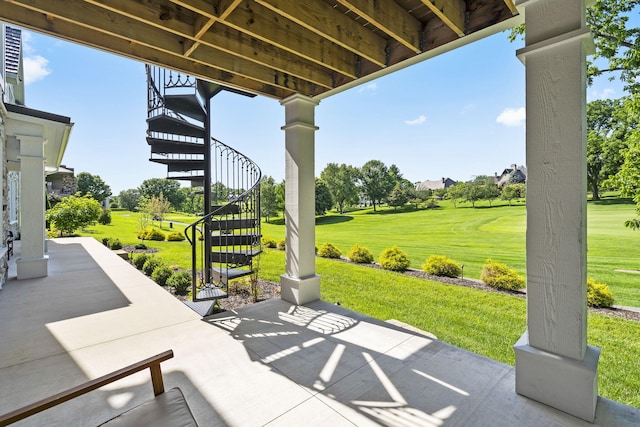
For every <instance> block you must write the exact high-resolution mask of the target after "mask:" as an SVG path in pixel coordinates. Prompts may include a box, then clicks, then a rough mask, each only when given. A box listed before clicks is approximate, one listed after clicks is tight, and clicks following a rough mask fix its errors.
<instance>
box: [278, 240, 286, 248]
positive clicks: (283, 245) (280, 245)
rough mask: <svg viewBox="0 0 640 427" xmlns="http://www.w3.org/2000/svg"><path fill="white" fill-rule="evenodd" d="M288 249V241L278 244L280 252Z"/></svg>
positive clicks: (281, 241)
mask: <svg viewBox="0 0 640 427" xmlns="http://www.w3.org/2000/svg"><path fill="white" fill-rule="evenodd" d="M286 248H287V241H286V240H285V239H282V240H280V241H279V242H278V250H281V251H284V250H285V249H286Z"/></svg>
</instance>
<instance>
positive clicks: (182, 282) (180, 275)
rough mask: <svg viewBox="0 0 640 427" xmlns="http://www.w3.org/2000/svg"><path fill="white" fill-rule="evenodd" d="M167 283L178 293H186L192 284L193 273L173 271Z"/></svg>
mask: <svg viewBox="0 0 640 427" xmlns="http://www.w3.org/2000/svg"><path fill="white" fill-rule="evenodd" d="M167 285H169V286H172V287H173V288H174V289H175V291H176V294H178V295H184V294H186V293H187V290H188V289H189V286H191V274H189V273H188V272H186V271H180V272H177V273H173V274H172V275H171V277H169V278H168V279H167Z"/></svg>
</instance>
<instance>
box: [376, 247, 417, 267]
mask: <svg viewBox="0 0 640 427" xmlns="http://www.w3.org/2000/svg"><path fill="white" fill-rule="evenodd" d="M378 264H380V265H381V266H382V268H384V269H385V270H391V271H404V270H406V269H407V268H409V266H410V265H411V261H409V257H407V254H405V253H404V252H403V251H402V250H401V249H400V248H398V247H397V246H392V247H390V248H387V249H385V250H384V251H382V253H381V254H380V258H378Z"/></svg>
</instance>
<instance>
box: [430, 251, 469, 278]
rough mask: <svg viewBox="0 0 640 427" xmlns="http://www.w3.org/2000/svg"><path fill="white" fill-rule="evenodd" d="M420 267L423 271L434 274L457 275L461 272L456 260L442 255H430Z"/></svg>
mask: <svg viewBox="0 0 640 427" xmlns="http://www.w3.org/2000/svg"><path fill="white" fill-rule="evenodd" d="M422 269H423V270H424V271H425V273H427V274H433V275H435V276H445V277H458V276H460V274H462V267H460V264H459V263H458V262H457V261H454V260H452V259H451V258H447V257H446V256H442V255H431V256H430V257H429V258H427V261H425V263H424V265H423V266H422Z"/></svg>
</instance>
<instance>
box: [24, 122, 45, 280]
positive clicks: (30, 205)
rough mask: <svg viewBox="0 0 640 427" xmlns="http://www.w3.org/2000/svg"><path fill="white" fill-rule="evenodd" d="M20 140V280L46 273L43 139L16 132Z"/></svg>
mask: <svg viewBox="0 0 640 427" xmlns="http://www.w3.org/2000/svg"><path fill="white" fill-rule="evenodd" d="M16 138H17V139H18V140H19V141H20V155H19V156H18V158H19V159H20V204H21V205H20V217H21V221H20V223H21V224H22V227H21V231H20V236H21V237H20V252H21V256H20V258H19V259H17V260H16V267H17V273H18V280H21V279H34V278H37V277H46V276H47V274H48V270H47V264H48V261H49V256H48V255H45V253H44V252H45V247H44V241H45V222H44V212H45V184H44V160H45V159H44V140H43V138H42V137H39V136H23V135H16Z"/></svg>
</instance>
